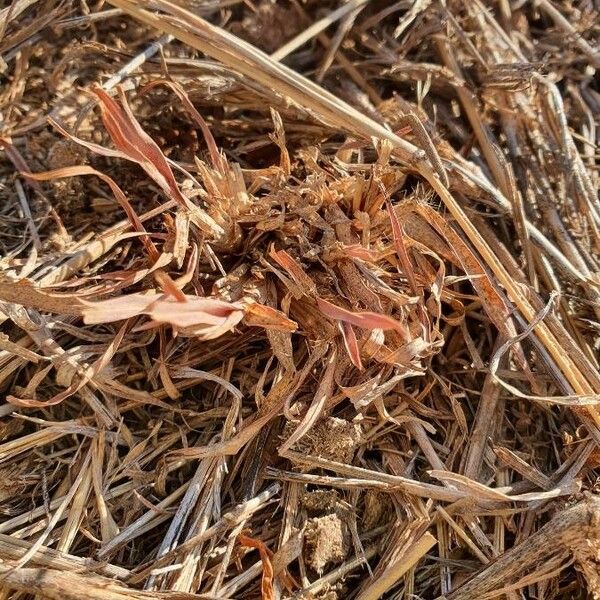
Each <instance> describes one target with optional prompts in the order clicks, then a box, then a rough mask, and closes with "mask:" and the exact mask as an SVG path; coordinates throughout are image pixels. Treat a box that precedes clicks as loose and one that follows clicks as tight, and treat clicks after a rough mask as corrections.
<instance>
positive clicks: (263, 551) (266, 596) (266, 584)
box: [238, 534, 275, 600]
mask: <svg viewBox="0 0 600 600" xmlns="http://www.w3.org/2000/svg"><path fill="white" fill-rule="evenodd" d="M238 541H239V543H240V545H241V546H245V547H246V548H255V549H256V550H258V553H259V554H260V560H261V561H262V565H263V574H262V582H261V586H260V591H261V594H262V600H275V591H274V589H273V565H272V564H271V556H272V555H273V553H272V552H271V551H270V550H269V549H268V548H267V546H266V544H265V543H264V542H262V541H261V540H256V539H254V538H251V537H249V536H247V535H244V534H240V535H239V536H238Z"/></svg>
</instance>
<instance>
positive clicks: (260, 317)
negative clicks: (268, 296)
mask: <svg viewBox="0 0 600 600" xmlns="http://www.w3.org/2000/svg"><path fill="white" fill-rule="evenodd" d="M244 323H246V325H252V326H255V327H264V328H265V329H269V330H273V331H296V329H298V324H297V323H296V322H295V321H292V320H291V319H288V318H287V317H286V316H285V315H284V314H283V313H282V312H281V311H280V310H276V309H275V308H271V307H270V306H265V305H264V304H259V303H258V302H253V303H252V304H249V305H248V306H247V307H246V315H245V317H244Z"/></svg>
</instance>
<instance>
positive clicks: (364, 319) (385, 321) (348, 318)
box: [317, 298, 408, 337]
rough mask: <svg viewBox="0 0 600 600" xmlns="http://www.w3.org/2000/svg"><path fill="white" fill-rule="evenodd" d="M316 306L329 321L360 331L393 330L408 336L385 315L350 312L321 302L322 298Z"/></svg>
mask: <svg viewBox="0 0 600 600" xmlns="http://www.w3.org/2000/svg"><path fill="white" fill-rule="evenodd" d="M317 304H318V306H319V310H320V311H321V312H322V313H323V314H324V315H325V316H326V317H329V318H330V319H338V320H339V321H345V322H346V323H350V324H352V325H356V326H357V327H361V328H362V329H384V330H387V329H395V330H396V331H398V332H400V333H401V334H403V335H404V336H405V337H406V336H408V331H407V329H406V327H405V326H404V325H402V323H399V322H398V321H396V320H395V319H392V317H388V316H387V315H380V314H378V313H374V312H352V311H350V310H347V309H345V308H342V307H341V306H336V305H335V304H332V303H331V302H327V300H323V299H322V298H317Z"/></svg>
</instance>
